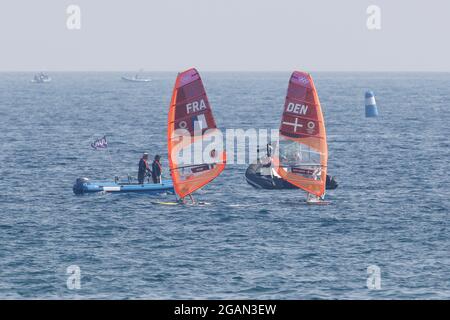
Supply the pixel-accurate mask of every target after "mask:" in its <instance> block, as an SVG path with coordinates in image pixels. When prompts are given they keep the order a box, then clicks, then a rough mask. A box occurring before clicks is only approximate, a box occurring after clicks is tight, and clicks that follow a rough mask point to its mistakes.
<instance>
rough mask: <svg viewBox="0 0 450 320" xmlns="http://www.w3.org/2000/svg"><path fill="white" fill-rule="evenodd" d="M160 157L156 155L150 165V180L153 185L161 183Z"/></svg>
mask: <svg viewBox="0 0 450 320" xmlns="http://www.w3.org/2000/svg"><path fill="white" fill-rule="evenodd" d="M160 160H161V156H159V155H158V154H157V155H156V156H155V160H154V161H153V163H152V180H153V183H161V173H162V166H161V162H159V161H160Z"/></svg>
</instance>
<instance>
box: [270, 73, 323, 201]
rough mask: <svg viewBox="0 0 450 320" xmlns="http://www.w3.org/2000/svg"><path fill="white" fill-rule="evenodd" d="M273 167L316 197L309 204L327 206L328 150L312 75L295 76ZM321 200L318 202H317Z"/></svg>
mask: <svg viewBox="0 0 450 320" xmlns="http://www.w3.org/2000/svg"><path fill="white" fill-rule="evenodd" d="M277 148H278V150H277V152H276V153H275V156H274V157H273V164H274V166H275V168H276V171H277V173H278V174H279V175H280V176H281V177H282V178H283V179H285V180H287V181H288V182H290V183H291V184H293V185H295V186H297V187H298V188H301V189H303V190H305V191H306V192H307V193H308V194H309V195H312V196H313V197H314V198H316V199H315V200H314V201H309V199H310V197H309V196H308V201H307V203H308V204H327V202H324V201H322V199H323V197H324V195H325V187H326V177H327V162H328V147H327V135H326V131H325V123H324V118H323V114H322V108H321V106H320V101H319V96H318V95H317V90H316V87H315V85H314V82H313V79H312V77H311V75H310V74H308V73H305V72H300V71H295V72H293V73H292V75H291V78H290V80H289V86H288V90H287V94H286V100H285V103H284V109H283V114H282V117H281V124H280V129H279V142H278V145H277ZM317 200H319V201H317Z"/></svg>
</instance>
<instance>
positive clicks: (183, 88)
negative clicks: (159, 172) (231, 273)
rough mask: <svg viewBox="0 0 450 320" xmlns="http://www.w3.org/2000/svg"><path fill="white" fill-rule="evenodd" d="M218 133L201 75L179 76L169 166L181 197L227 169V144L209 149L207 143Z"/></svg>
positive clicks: (169, 134) (188, 72)
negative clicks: (224, 148) (225, 146)
mask: <svg viewBox="0 0 450 320" xmlns="http://www.w3.org/2000/svg"><path fill="white" fill-rule="evenodd" d="M218 133H220V131H219V129H217V127H216V122H215V120H214V117H213V114H212V110H211V106H210V104H209V101H208V97H207V96H206V92H205V88H204V87H203V83H202V80H201V78H200V75H199V73H198V72H197V70H196V69H194V68H192V69H189V70H186V71H184V72H182V73H179V74H178V77H177V79H176V82H175V87H174V89H173V94H172V100H171V102H170V110H169V119H168V130H167V139H168V147H169V166H170V171H171V175H172V180H173V185H174V189H175V192H176V193H177V194H178V196H179V197H181V198H184V197H185V196H187V195H189V194H191V193H193V192H194V191H195V190H197V189H199V188H201V187H203V186H204V185H206V184H208V183H209V182H211V181H212V180H213V179H214V178H216V177H217V176H218V175H219V174H220V173H221V172H222V171H223V169H224V168H225V163H226V153H225V151H224V150H223V144H222V143H220V144H218V145H213V147H212V148H211V144H210V145H207V146H206V147H205V143H204V141H207V140H208V139H209V138H211V137H212V136H214V135H216V134H218ZM220 136H221V135H220ZM198 146H199V147H198ZM208 148H209V149H208Z"/></svg>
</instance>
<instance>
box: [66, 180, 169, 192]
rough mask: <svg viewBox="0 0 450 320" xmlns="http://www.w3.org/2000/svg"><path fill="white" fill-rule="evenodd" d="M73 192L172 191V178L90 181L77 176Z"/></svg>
mask: <svg viewBox="0 0 450 320" xmlns="http://www.w3.org/2000/svg"><path fill="white" fill-rule="evenodd" d="M73 192H74V193H75V194H84V193H95V192H114V193H127V192H139V193H149V194H158V193H166V192H169V193H173V192H174V190H173V184H172V180H163V181H162V183H151V182H145V183H142V184H140V183H137V182H130V181H127V180H124V181H118V179H116V181H90V180H89V179H88V178H78V179H77V180H76V182H75V184H74V185H73Z"/></svg>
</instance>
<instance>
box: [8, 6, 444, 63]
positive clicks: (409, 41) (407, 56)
mask: <svg viewBox="0 0 450 320" xmlns="http://www.w3.org/2000/svg"><path fill="white" fill-rule="evenodd" d="M70 4H76V5H79V7H80V8H81V29H80V30H72V31H70V30H68V29H67V27H66V20H67V17H68V15H67V13H66V8H67V6H68V5H70ZM372 4H374V5H378V6H379V7H380V8H381V30H377V31H370V30H368V29H367V27H366V21H367V18H368V15H367V13H366V9H367V7H368V6H369V5H372ZM449 33H450V1H449V0H427V1H417V0H409V1H408V0H395V1H393V0H369V1H367V0H340V1H336V0H308V1H304V0H141V1H139V0H126V1H125V0H124V1H120V0H116V1H112V0H70V1H66V0H28V1H26V0H1V2H0V41H1V46H0V71H11V70H17V71H28V70H40V69H44V70H48V71H54V70H77V71H78V70H80V71H81V70H91V71H95V70H101V71H103V70H105V71H107V70H135V69H140V68H144V69H145V70H147V71H164V70H167V71H174V70H181V69H185V68H187V67H190V66H195V67H198V68H199V70H202V71H206V70H216V71H222V70H249V71H253V70H255V71H278V70H279V71H285V70H286V71H287V70H292V69H302V70H308V71H338V70H342V71H363V70H378V71H450V41H449V40H448V39H449Z"/></svg>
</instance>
